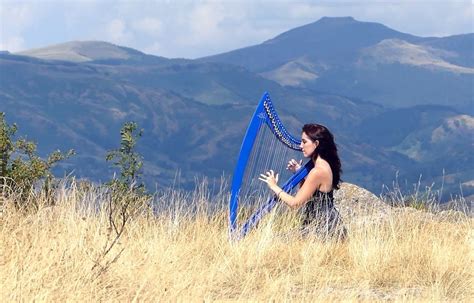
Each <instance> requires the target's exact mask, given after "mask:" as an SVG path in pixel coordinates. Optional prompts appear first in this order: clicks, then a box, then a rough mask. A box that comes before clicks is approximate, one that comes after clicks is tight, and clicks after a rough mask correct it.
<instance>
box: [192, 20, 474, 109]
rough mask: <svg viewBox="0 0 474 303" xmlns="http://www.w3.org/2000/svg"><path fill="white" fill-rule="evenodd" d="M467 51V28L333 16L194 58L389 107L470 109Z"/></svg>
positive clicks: (471, 40)
mask: <svg viewBox="0 0 474 303" xmlns="http://www.w3.org/2000/svg"><path fill="white" fill-rule="evenodd" d="M473 53H474V35H473V34H466V35H457V36H451V37H445V38H431V37H427V38H424V37H417V36H413V35H409V34H405V33H401V32H398V31H395V30H392V29H390V28H388V27H386V26H384V25H382V24H378V23H373V22H360V21H357V20H355V19H353V18H352V17H341V18H322V19H320V20H319V21H317V22H314V23H311V24H308V25H305V26H301V27H298V28H295V29H293V30H290V31H288V32H285V33H283V34H281V35H279V36H277V37H275V38H273V39H270V40H268V41H265V42H263V43H262V44H259V45H255V46H250V47H246V48H242V49H238V50H234V51H231V52H227V53H224V54H218V55H214V56H209V57H204V58H201V59H199V60H201V61H203V62H220V63H228V64H236V65H240V66H243V67H246V68H248V69H249V70H251V71H254V72H257V73H259V74H260V75H262V76H263V77H265V78H268V79H271V80H273V81H276V82H278V83H280V84H281V85H283V86H292V87H300V88H308V89H313V90H318V91H326V92H329V93H333V94H340V95H346V96H352V97H356V98H360V99H364V100H370V101H372V102H374V103H378V104H382V105H385V106H389V107H408V106H412V105H423V104H436V105H446V106H454V107H455V108H457V109H460V110H462V111H467V112H469V113H470V114H473V113H474V109H473V106H472V86H473V82H474V57H473Z"/></svg>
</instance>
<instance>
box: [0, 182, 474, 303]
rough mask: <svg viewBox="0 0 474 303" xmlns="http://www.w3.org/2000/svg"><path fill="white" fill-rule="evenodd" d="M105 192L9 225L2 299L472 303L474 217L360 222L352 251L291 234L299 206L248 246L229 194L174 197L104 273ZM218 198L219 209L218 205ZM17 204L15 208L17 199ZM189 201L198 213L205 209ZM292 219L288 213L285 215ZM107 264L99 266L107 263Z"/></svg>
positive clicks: (135, 232)
mask: <svg viewBox="0 0 474 303" xmlns="http://www.w3.org/2000/svg"><path fill="white" fill-rule="evenodd" d="M100 199H101V197H100V194H98V193H97V192H95V191H94V190H91V191H90V192H89V193H87V194H84V193H81V192H79V191H78V190H77V189H76V188H75V186H71V187H68V188H64V189H63V192H62V193H61V194H60V195H59V196H58V202H57V205H56V206H54V207H41V208H40V209H39V211H37V212H35V213H31V214H29V215H25V214H21V213H19V212H17V211H15V210H13V209H12V208H11V207H8V205H6V208H5V210H4V212H3V214H2V216H1V217H0V283H1V286H2V287H1V289H0V292H1V293H0V301H1V302H9V301H58V302H60V301H94V302H95V301H127V302H128V301H175V300H179V301H187V300H189V299H191V300H193V301H196V300H200V301H201V300H203V299H204V300H228V299H230V300H238V301H241V300H243V301H247V300H252V301H254V300H263V301H268V300H277V301H283V300H285V301H286V300H296V301H342V300H344V301H374V300H376V301H382V300H393V301H456V302H458V301H471V300H473V298H474V292H473V286H472V285H473V282H474V279H473V272H474V270H473V251H474V232H473V220H472V219H471V218H467V217H465V218H461V219H459V218H458V219H457V220H448V219H437V218H436V217H427V216H424V215H422V212H400V211H398V212H393V213H391V214H389V215H388V216H386V217H384V218H382V217H378V218H376V217H373V216H372V217H371V216H367V217H364V218H358V219H357V220H353V221H351V222H350V223H348V229H349V239H348V240H347V241H346V242H344V243H321V242H318V241H317V240H315V239H301V238H298V237H285V236H281V234H280V232H281V231H287V230H288V229H289V228H290V226H293V225H294V214H292V213H291V211H289V210H285V209H283V211H281V210H280V211H279V212H277V215H273V216H272V215H270V216H269V217H268V218H267V219H266V221H265V222H264V223H263V224H261V225H260V228H259V229H258V230H256V231H255V232H252V233H251V234H250V235H249V236H248V237H247V238H245V239H243V240H242V241H240V242H237V243H231V242H229V241H228V239H227V215H226V209H221V210H217V213H216V214H212V213H213V212H212V211H210V206H211V205H214V204H218V205H224V204H225V203H224V202H225V200H226V197H225V195H221V196H217V197H210V196H209V194H207V193H203V191H202V190H200V189H198V190H196V191H195V192H194V193H192V194H190V195H185V194H182V193H179V192H172V191H170V192H168V193H166V194H164V195H161V196H160V197H159V198H157V201H158V203H161V204H162V205H165V204H167V205H169V207H165V208H166V209H167V211H164V212H163V213H162V214H161V215H159V216H151V215H150V214H149V213H148V214H147V213H145V214H143V215H142V216H138V217H136V218H134V219H133V220H131V221H130V222H129V223H128V228H127V230H126V232H125V233H124V235H123V237H122V238H121V239H120V242H119V244H118V245H117V246H115V247H114V249H113V250H112V251H111V253H110V254H109V255H107V256H106V258H108V260H111V259H113V258H114V256H116V255H117V253H118V252H119V251H120V250H121V249H122V248H125V249H124V250H123V253H122V254H121V255H120V257H119V258H118V259H117V261H116V262H115V263H112V264H111V265H110V266H109V267H108V268H107V270H106V271H103V272H101V273H100V274H98V271H97V270H93V269H92V268H94V265H95V262H96V261H97V260H98V259H99V256H101V253H102V251H103V247H104V245H105V243H106V242H107V239H109V238H110V232H111V231H110V230H109V229H108V217H107V213H106V212H105V211H104V210H100V209H99V210H97V209H96V208H95V207H93V205H95V204H96V203H97V201H99V202H100ZM210 200H212V201H210ZM7 202H8V201H7ZM188 205H194V206H197V207H196V208H195V210H194V214H193V212H190V211H188V209H189V207H188ZM282 213H283V214H288V215H283V216H282V215H281V214H282ZM96 268H97V267H96Z"/></svg>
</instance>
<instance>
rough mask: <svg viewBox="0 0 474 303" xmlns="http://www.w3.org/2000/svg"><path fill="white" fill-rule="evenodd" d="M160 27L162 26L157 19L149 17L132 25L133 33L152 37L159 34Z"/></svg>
mask: <svg viewBox="0 0 474 303" xmlns="http://www.w3.org/2000/svg"><path fill="white" fill-rule="evenodd" d="M162 27H163V24H162V22H161V21H160V20H159V19H157V18H150V17H145V18H143V19H140V20H136V21H134V22H133V23H132V28H133V29H134V30H135V31H138V32H140V33H144V34H147V35H152V36H153V35H158V34H160V33H161V30H162Z"/></svg>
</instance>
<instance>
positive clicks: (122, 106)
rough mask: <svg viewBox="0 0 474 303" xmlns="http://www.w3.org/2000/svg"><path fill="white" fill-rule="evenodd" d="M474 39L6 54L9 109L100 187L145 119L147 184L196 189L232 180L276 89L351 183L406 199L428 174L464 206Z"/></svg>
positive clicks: (339, 31)
mask: <svg viewBox="0 0 474 303" xmlns="http://www.w3.org/2000/svg"><path fill="white" fill-rule="evenodd" d="M351 33H352V34H351ZM472 38H473V35H460V36H453V37H446V38H420V37H416V36H412V35H408V34H403V33H399V32H397V31H394V30H392V29H389V28H387V27H385V26H383V25H380V24H376V23H366V22H359V21H356V20H354V19H352V18H323V19H321V20H319V21H318V22H315V23H312V24H309V25H307V26H303V27H300V28H297V29H294V30H290V31H288V32H286V33H283V34H281V35H279V36H277V37H275V38H274V39H270V40H268V41H266V42H264V43H262V44H261V45H258V46H253V47H249V48H244V49H241V50H236V51H234V52H230V53H226V54H222V55H217V56H212V57H207V58H202V59H198V60H186V59H179V60H177V59H167V58H163V57H157V56H152V55H147V54H144V53H141V52H139V51H136V50H133V49H130V48H126V47H121V46H116V45H113V44H110V43H107V42H98V41H96V42H77V41H76V42H70V43H64V44H60V45H55V46H51V47H45V48H42V49H38V50H32V51H26V52H22V53H21V54H11V53H8V52H2V53H0V111H4V112H6V118H7V121H9V122H10V123H12V122H17V123H18V125H19V128H20V133H22V134H27V135H28V137H29V138H32V139H35V140H37V141H38V143H39V149H40V152H41V153H43V154H46V153H48V152H50V151H51V150H53V149H56V148H60V149H63V150H65V149H69V148H74V149H76V151H77V156H75V157H73V158H72V159H71V160H70V161H68V162H66V163H64V165H63V166H62V167H60V169H59V170H58V173H59V174H62V173H64V171H71V170H73V171H74V174H76V175H77V176H78V177H84V178H90V179H93V180H105V179H107V178H109V177H110V175H111V174H112V171H111V170H110V169H109V168H108V164H107V163H105V153H106V151H107V150H109V149H111V148H115V147H116V146H117V144H118V141H119V138H118V134H119V130H120V127H121V125H122V124H123V123H124V122H125V121H130V120H133V121H136V122H137V123H138V124H139V125H140V127H142V128H143V129H144V131H145V132H144V137H143V138H142V140H141V141H140V143H139V149H140V152H141V153H142V154H143V155H144V159H145V172H144V173H145V177H146V180H147V183H148V184H149V185H150V186H151V187H152V188H154V186H169V185H173V184H176V182H178V183H180V184H183V185H185V186H187V187H190V186H193V184H194V181H195V177H196V176H197V175H198V176H201V177H204V176H206V177H208V178H211V179H212V178H220V177H221V176H222V175H223V174H224V175H225V176H226V177H230V175H231V174H232V171H233V167H234V165H235V161H236V158H237V154H238V151H239V147H240V144H241V140H242V136H243V134H244V132H245V129H246V127H247V123H248V119H249V118H250V115H251V114H252V113H253V111H254V109H255V105H256V103H257V102H258V100H259V99H260V97H261V95H262V93H263V92H264V91H269V92H270V94H271V97H272V99H273V100H274V103H275V106H276V107H277V111H278V113H279V114H281V116H282V119H283V121H284V122H285V126H287V128H288V129H289V131H290V132H292V133H293V134H295V135H298V134H299V132H300V130H301V125H302V124H303V123H307V122H319V123H322V124H325V125H327V126H328V127H330V128H331V129H332V130H333V132H334V133H335V135H336V139H337V143H338V145H339V149H340V152H341V156H342V160H343V169H344V174H343V179H344V180H345V181H347V182H351V183H355V184H359V185H361V186H363V187H365V188H368V189H370V190H372V191H373V192H376V193H378V192H380V190H381V188H382V184H385V185H387V184H391V183H392V181H393V180H394V178H395V176H396V175H397V172H398V176H399V178H401V179H403V180H405V181H406V183H405V184H407V187H411V184H412V183H415V182H417V181H418V178H419V176H420V174H422V175H423V182H425V184H431V183H432V182H436V184H441V183H442V182H444V186H445V187H444V189H445V192H446V193H447V194H449V193H452V192H459V186H460V184H464V185H463V193H464V194H465V195H466V196H468V195H472V194H474V187H473V186H471V185H470V184H474V171H473V168H472V163H473V158H472V156H471V155H470V154H471V152H470V151H472V142H473V140H472V135H473V128H472V119H473V117H472V111H471V109H469V105H471V104H472V100H473V92H472V90H471V89H472V86H470V89H469V90H467V88H466V85H467V84H469V81H472V80H471V79H472V78H471V77H472V73H471V69H472V66H473V65H472V64H471V63H472V54H470V53H469V52H468V49H469V43H466V39H472ZM355 76H357V81H355V80H354V77H355ZM440 79H443V80H444V81H441V80H440ZM351 81H352V82H351ZM350 83H351V84H350ZM466 83H467V84H466ZM436 94H437V95H436ZM435 95H436V96H435ZM400 100H402V101H403V102H399V101H400ZM466 102H467V103H466ZM178 172H179V173H178ZM444 177H446V179H447V180H443V178H444ZM177 178H178V179H179V180H177ZM448 179H449V180H448ZM445 181H446V182H445ZM448 181H449V182H448Z"/></svg>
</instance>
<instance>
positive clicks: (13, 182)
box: [0, 112, 74, 207]
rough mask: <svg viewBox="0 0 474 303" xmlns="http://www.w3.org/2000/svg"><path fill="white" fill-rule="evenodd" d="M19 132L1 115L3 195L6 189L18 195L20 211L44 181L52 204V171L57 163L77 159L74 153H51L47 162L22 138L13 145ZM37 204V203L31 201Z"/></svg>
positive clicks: (31, 144) (0, 160) (0, 138)
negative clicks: (32, 192)
mask: <svg viewBox="0 0 474 303" xmlns="http://www.w3.org/2000/svg"><path fill="white" fill-rule="evenodd" d="M16 132H17V126H16V124H13V125H12V126H10V125H8V124H7V122H6V121H5V113H3V112H1V113H0V177H1V182H2V185H3V186H2V187H0V191H2V192H1V193H2V194H5V193H4V192H3V189H4V186H5V185H7V186H9V187H10V188H11V189H12V190H13V191H15V192H18V193H19V199H16V200H14V201H15V205H16V206H17V207H23V206H25V205H24V204H25V203H26V202H27V199H28V197H29V195H30V193H31V190H32V188H33V187H34V186H35V185H36V184H38V182H39V181H41V180H42V181H44V183H43V189H44V190H45V191H46V197H48V200H49V201H50V202H51V203H52V201H54V200H53V199H52V195H51V189H52V188H51V185H52V180H53V174H52V173H51V169H52V168H53V166H54V165H56V164H57V163H58V162H60V161H62V160H65V159H67V158H69V157H71V156H72V155H74V150H72V149H71V150H69V151H68V152H67V153H61V152H60V151H59V150H57V151H54V152H53V153H51V154H50V155H49V156H48V157H47V158H46V160H44V159H42V158H41V157H39V156H38V155H37V150H36V149H37V147H36V144H35V143H33V142H32V141H28V140H26V139H23V138H19V139H18V140H16V141H14V140H13V138H14V136H15V134H16ZM32 202H33V203H34V204H35V203H36V201H34V200H33V201H32Z"/></svg>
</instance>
